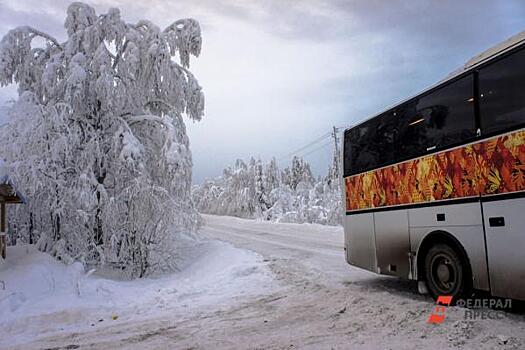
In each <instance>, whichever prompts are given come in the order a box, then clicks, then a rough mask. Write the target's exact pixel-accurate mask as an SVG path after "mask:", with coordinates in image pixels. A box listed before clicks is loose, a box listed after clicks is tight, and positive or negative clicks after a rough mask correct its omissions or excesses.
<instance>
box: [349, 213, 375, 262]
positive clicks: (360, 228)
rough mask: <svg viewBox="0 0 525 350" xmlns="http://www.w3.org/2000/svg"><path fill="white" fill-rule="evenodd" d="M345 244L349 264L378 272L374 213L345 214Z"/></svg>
mask: <svg viewBox="0 0 525 350" xmlns="http://www.w3.org/2000/svg"><path fill="white" fill-rule="evenodd" d="M345 245H346V247H347V255H346V261H347V262H348V263H349V264H351V265H354V266H358V267H361V268H363V269H367V270H370V271H373V272H377V268H376V266H377V264H376V246H375V234H374V214H373V213H365V214H354V215H346V216H345Z"/></svg>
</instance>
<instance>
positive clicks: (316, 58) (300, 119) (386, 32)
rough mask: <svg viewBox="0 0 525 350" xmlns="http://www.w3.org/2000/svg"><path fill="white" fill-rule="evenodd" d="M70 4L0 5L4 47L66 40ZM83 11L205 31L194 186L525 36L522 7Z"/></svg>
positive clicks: (206, 4) (212, 6) (518, 3)
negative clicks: (45, 37)
mask: <svg viewBox="0 0 525 350" xmlns="http://www.w3.org/2000/svg"><path fill="white" fill-rule="evenodd" d="M69 2H70V1H65V0H58V1H46V0H16V1H11V0H0V35H1V36H3V35H4V34H5V33H6V31H7V30H9V29H10V28H13V27H16V26H19V25H27V24H29V25H32V26H34V27H35V28H37V29H40V30H43V31H45V32H47V33H49V34H52V35H53V36H55V37H57V38H59V39H60V40H64V39H65V33H64V29H63V22H64V19H65V11H66V8H67V6H68V4H69ZM87 3H89V4H91V5H92V6H94V7H95V8H96V10H97V13H102V12H106V11H107V9H108V8H109V7H118V8H120V10H121V15H122V17H123V19H124V20H126V21H127V22H136V21H137V20H139V19H149V20H152V21H153V22H155V23H156V24H158V25H159V26H161V27H165V26H167V25H169V24H170V23H172V22H173V21H175V20H177V19H179V18H185V17H192V18H195V19H197V20H198V21H199V22H200V24H201V27H202V32H203V33H202V35H203V48H202V53H201V56H200V57H198V58H197V59H194V60H193V61H192V62H191V70H192V71H193V72H194V73H195V75H196V76H197V78H198V79H199V81H200V83H201V85H202V86H203V88H204V92H205V96H206V110H205V116H204V118H203V120H202V121H201V122H199V123H192V122H188V132H189V136H190V142H191V147H192V151H193V159H194V181H195V182H200V181H202V180H203V179H204V178H205V177H214V176H217V175H220V174H221V172H222V169H223V168H224V165H226V164H230V163H233V162H234V161H235V159H236V158H245V159H246V158H248V157H249V156H251V155H253V156H255V157H260V158H262V159H263V160H267V159H269V158H271V157H272V156H276V157H277V158H282V157H283V156H285V155H287V154H289V153H290V152H292V151H294V150H296V149H298V148H300V147H301V146H303V145H305V144H308V143H309V142H310V141H311V140H314V139H316V138H318V137H319V136H321V135H323V134H325V133H326V132H328V131H330V128H331V127H332V126H333V125H335V126H343V125H349V124H353V123H355V122H356V121H359V120H361V119H364V118H366V117H368V116H369V115H371V114H374V113H376V112H379V111H380V110H382V109H384V108H385V107H386V106H389V105H392V104H394V103H396V102H398V101H399V100H402V99H405V98H406V97H409V96H410V95H413V94H415V93H417V92H418V91H420V90H422V89H424V88H425V87H427V86H429V85H431V84H433V83H435V82H436V81H438V80H440V79H441V78H443V77H444V76H445V75H447V74H448V73H449V72H451V71H453V70H455V69H456V68H458V67H459V66H460V65H462V64H463V63H464V62H465V61H467V60H468V59H469V58H470V57H472V56H474V55H475V54H477V53H478V52H480V51H483V50H485V49H487V48H489V47H490V46H493V45H495V44H497V43H498V42H500V41H502V40H504V39H506V38H507V37H509V36H511V35H513V34H516V33H518V32H520V31H522V30H525V1H523V0H501V1H495V0H490V1H486V0H463V1H461V0H455V1H450V0H440V1H422V0H412V1H403V0H383V1H378V0H359V1H357V0H356V1H352V0H349V1H288V0H270V1H239V0H237V1H226V0H201V1H199V0H188V1H182V0H179V1H151V0H148V1H136V0H96V1H87ZM15 96H16V91H15V89H14V88H1V89H0V104H2V103H3V102H5V101H6V100H7V99H9V98H13V97H15ZM323 145H324V143H323V142H321V143H318V144H317V145H316V146H317V147H320V146H323ZM315 148H316V147H312V148H310V149H308V150H305V151H304V152H303V153H309V152H310V151H312V150H315ZM330 155H331V149H330V146H329V145H326V146H325V147H324V148H321V149H319V150H318V151H316V152H313V153H310V154H309V155H307V156H306V159H308V160H309V161H310V162H311V163H312V165H313V169H314V171H315V172H316V174H322V173H324V172H325V170H326V168H327V166H328V165H327V164H328V161H329V158H330ZM285 162H286V159H284V160H282V164H283V165H284V163H285Z"/></svg>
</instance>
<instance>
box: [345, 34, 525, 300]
mask: <svg viewBox="0 0 525 350" xmlns="http://www.w3.org/2000/svg"><path fill="white" fill-rule="evenodd" d="M342 143H343V145H342V146H343V147H342V157H343V176H342V181H343V186H342V188H343V203H344V207H345V213H344V214H345V215H344V217H343V225H344V233H345V243H344V244H345V245H344V247H345V255H346V261H347V262H348V263H349V264H351V265H353V266H357V267H360V268H363V269H367V270H370V271H373V272H375V273H378V274H384V275H391V276H397V277H401V278H405V279H411V280H416V281H418V286H419V288H420V291H421V292H429V293H430V294H431V295H432V296H433V297H434V298H437V297H438V296H441V295H447V296H452V297H453V299H454V300H458V299H460V298H465V297H469V296H470V295H472V292H473V291H474V290H481V291H486V292H489V293H491V295H493V296H496V297H504V298H511V299H518V300H525V34H521V35H519V37H518V38H517V39H516V38H514V40H511V41H510V43H509V42H507V43H506V44H505V45H500V46H499V47H497V48H496V49H491V50H489V51H488V53H486V54H482V55H480V56H478V57H477V58H475V59H473V60H472V61H471V62H469V63H467V65H465V67H463V68H462V69H461V70H459V71H457V72H455V73H454V74H452V75H450V76H449V77H447V78H446V79H444V80H443V81H441V82H439V83H437V84H436V85H434V86H432V87H431V88H429V89H427V90H425V91H423V92H422V93H420V94H418V95H417V96H415V97H412V98H409V99H407V100H405V101H403V102H401V103H398V104H396V105H395V106H393V107H391V108H388V109H387V110H385V111H383V112H381V113H379V114H377V115H375V116H373V117H372V118H369V119H367V120H365V121H363V122H361V123H359V124H357V125H355V126H353V127H350V128H348V129H346V130H345V131H344V138H343V141H342Z"/></svg>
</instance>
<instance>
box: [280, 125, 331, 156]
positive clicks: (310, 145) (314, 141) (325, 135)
mask: <svg viewBox="0 0 525 350" xmlns="http://www.w3.org/2000/svg"><path fill="white" fill-rule="evenodd" d="M330 136H331V133H330V132H327V133H326V134H323V135H322V136H320V137H318V138H316V139H315V140H313V141H311V142H310V143H308V144H307V145H305V146H303V147H301V148H299V149H297V150H295V151H293V152H290V153H288V154H287V155H285V156H282V157H281V158H279V160H283V159H286V158H290V157H291V156H294V155H297V154H298V153H299V152H302V151H305V150H307V149H308V148H310V147H312V146H313V145H315V144H317V143H319V142H321V141H323V140H324V139H326V138H327V137H330Z"/></svg>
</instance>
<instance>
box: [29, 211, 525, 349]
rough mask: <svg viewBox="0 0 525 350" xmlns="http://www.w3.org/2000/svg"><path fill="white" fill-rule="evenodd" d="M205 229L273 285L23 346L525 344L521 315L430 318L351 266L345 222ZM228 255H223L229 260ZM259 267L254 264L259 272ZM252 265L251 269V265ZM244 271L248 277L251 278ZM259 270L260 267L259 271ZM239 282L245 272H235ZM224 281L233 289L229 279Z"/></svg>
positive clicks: (210, 225)
mask: <svg viewBox="0 0 525 350" xmlns="http://www.w3.org/2000/svg"><path fill="white" fill-rule="evenodd" d="M204 218H205V221H206V224H205V226H204V227H203V228H202V233H203V235H204V236H206V237H207V238H209V239H214V240H215V239H216V240H221V241H225V242H229V243H231V244H233V245H234V246H235V247H237V248H242V249H243V250H250V251H253V252H255V253H257V254H259V255H260V256H261V268H265V269H266V268H267V269H268V270H269V271H271V273H270V274H271V275H272V276H273V282H272V283H271V285H268V284H267V283H266V284H261V285H259V284H258V279H257V278H252V279H246V281H247V282H246V283H249V284H253V285H246V284H244V285H242V287H240V288H246V289H247V290H248V289H249V290H253V288H255V289H258V293H257V294H258V295H254V294H253V293H250V294H249V295H246V296H242V295H240V294H239V295H237V296H235V297H234V298H231V300H229V301H228V302H226V303H225V302H222V303H220V304H214V305H211V306H210V305H208V306H205V307H196V308H195V309H192V308H191V307H190V308H185V309H181V308H173V309H170V312H169V313H166V312H164V313H161V314H158V315H157V314H152V315H151V316H149V317H148V318H144V317H141V318H137V319H134V318H132V317H129V318H127V319H126V320H124V321H122V322H116V323H112V324H110V325H108V326H106V327H98V328H96V329H93V330H85V331H78V332H74V333H64V334H60V335H57V336H53V337H48V338H44V339H39V340H38V342H33V343H30V344H24V346H21V347H20V348H24V349H26V348H53V349H66V348H67V349H74V348H94V349H98V348H129V349H331V348H335V349H349V348H351V349H448V348H453V349H458V348H463V349H472V348H476V349H494V348H497V349H521V348H523V347H524V346H525V317H524V316H523V314H519V313H513V314H505V318H504V319H501V320H465V309H462V308H457V307H454V308H449V309H448V310H447V318H446V320H445V322H444V323H443V324H440V325H429V324H427V323H426V321H427V318H428V316H429V314H430V312H431V311H432V309H433V303H432V301H431V300H430V299H429V298H428V297H426V296H421V295H419V294H418V293H417V291H416V286H415V284H414V283H411V282H406V281H401V280H398V279H393V278H386V277H381V276H377V275H374V274H371V273H368V272H365V271H361V270H359V269H355V268H352V267H350V266H348V265H347V264H346V263H345V261H344V257H343V247H342V246H343V233H342V229H341V228H337V227H325V226H319V225H306V224H303V225H297V224H272V223H265V222H256V221H250V220H242V219H236V218H230V217H215V216H204ZM224 258H225V259H226V258H227V257H224ZM258 269H259V268H258V267H255V266H254V267H253V270H254V271H255V270H258ZM250 271H251V270H250ZM250 271H244V272H243V275H249V274H250V273H251V272H250ZM254 273H255V272H254ZM235 276H237V277H235V278H241V277H242V276H240V275H235ZM219 283H221V284H224V285H225V286H226V285H230V284H231V283H233V281H231V280H228V279H227V278H225V279H224V280H220V281H219Z"/></svg>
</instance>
